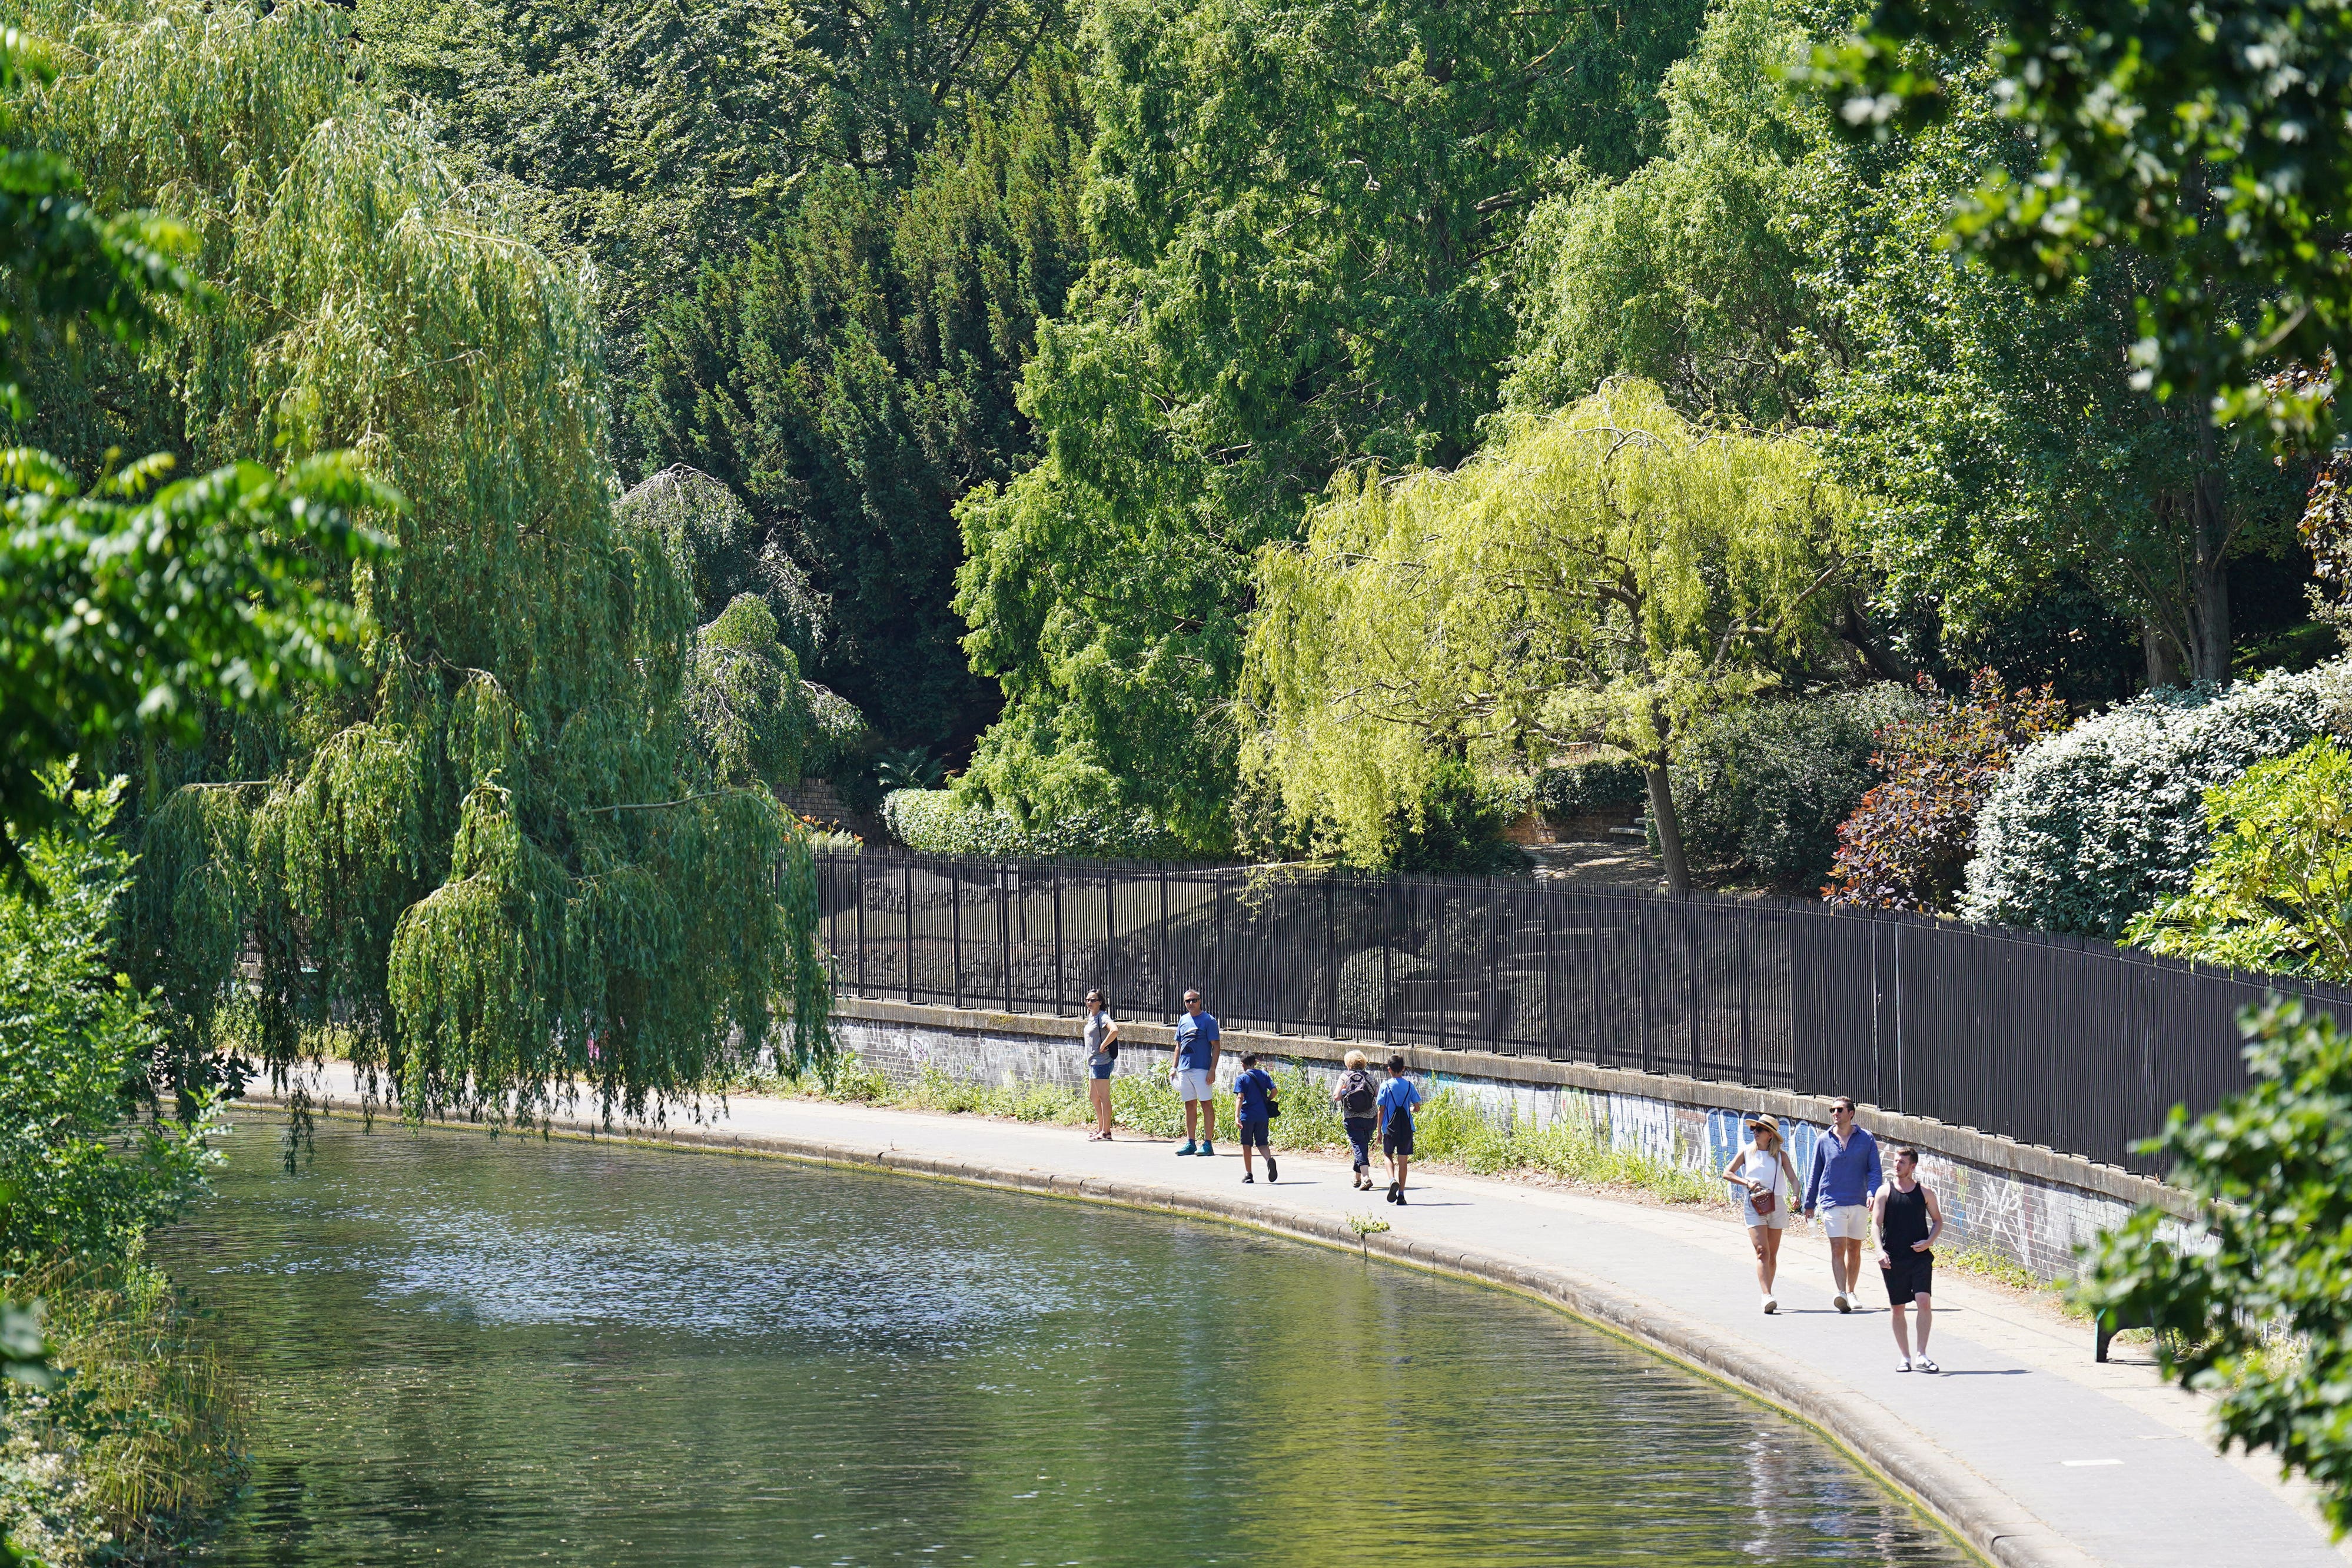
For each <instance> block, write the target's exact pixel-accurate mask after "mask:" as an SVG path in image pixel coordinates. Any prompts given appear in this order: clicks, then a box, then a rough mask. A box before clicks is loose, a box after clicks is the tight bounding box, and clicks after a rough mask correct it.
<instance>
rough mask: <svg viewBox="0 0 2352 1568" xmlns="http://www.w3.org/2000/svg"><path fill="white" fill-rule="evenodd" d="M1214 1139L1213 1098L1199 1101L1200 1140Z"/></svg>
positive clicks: (1215, 1115)
mask: <svg viewBox="0 0 2352 1568" xmlns="http://www.w3.org/2000/svg"><path fill="white" fill-rule="evenodd" d="M1216 1141H1217V1102H1216V1101H1215V1100H1202V1101H1201V1142H1203V1143H1213V1142H1216Z"/></svg>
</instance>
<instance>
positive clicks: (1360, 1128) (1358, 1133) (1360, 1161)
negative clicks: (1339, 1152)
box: [1331, 1051, 1381, 1193]
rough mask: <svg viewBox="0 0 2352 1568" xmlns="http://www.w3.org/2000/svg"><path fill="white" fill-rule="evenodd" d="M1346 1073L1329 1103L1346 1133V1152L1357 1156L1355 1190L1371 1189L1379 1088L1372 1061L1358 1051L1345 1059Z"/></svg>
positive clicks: (1340, 1078) (1378, 1123)
mask: <svg viewBox="0 0 2352 1568" xmlns="http://www.w3.org/2000/svg"><path fill="white" fill-rule="evenodd" d="M1346 1060H1347V1065H1348V1070H1347V1071H1346V1072H1344V1073H1341V1074H1340V1075H1339V1083H1338V1084H1337V1085H1336V1086H1335V1087H1334V1088H1333V1089H1332V1090H1331V1103H1332V1104H1334V1105H1336V1106H1338V1107H1339V1124H1340V1125H1341V1126H1342V1127H1344V1128H1346V1129H1347V1131H1348V1149H1349V1152H1350V1153H1352V1154H1354V1155H1355V1157H1356V1183H1355V1184H1356V1190H1357V1191H1359V1192H1365V1193H1369V1192H1370V1191H1371V1190H1372V1134H1373V1133H1374V1132H1376V1131H1379V1129H1380V1124H1381V1123H1380V1118H1379V1117H1378V1116H1377V1115H1376V1114H1374V1108H1375V1106H1376V1105H1377V1103H1378V1101H1379V1100H1380V1096H1381V1086H1380V1083H1379V1081H1378V1080H1377V1079H1374V1078H1373V1077H1372V1073H1371V1058H1369V1057H1367V1056H1365V1055H1364V1053H1363V1052H1361V1051H1349V1053H1348V1055H1347V1058H1346Z"/></svg>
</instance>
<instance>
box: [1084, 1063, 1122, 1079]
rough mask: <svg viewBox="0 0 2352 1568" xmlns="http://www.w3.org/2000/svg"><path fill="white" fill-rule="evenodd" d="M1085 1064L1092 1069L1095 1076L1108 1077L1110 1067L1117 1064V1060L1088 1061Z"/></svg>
mask: <svg viewBox="0 0 2352 1568" xmlns="http://www.w3.org/2000/svg"><path fill="white" fill-rule="evenodd" d="M1087 1066H1088V1067H1090V1068H1093V1069H1094V1075H1095V1076H1096V1077H1097V1078H1108V1077H1109V1076H1110V1069H1111V1068H1115V1067H1117V1066H1118V1063H1117V1062H1089V1063H1087Z"/></svg>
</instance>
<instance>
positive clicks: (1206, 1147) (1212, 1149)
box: [1196, 1143, 1217, 1157]
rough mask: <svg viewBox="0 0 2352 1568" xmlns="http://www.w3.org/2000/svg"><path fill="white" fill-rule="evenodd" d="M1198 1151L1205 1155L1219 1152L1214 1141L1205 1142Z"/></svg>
mask: <svg viewBox="0 0 2352 1568" xmlns="http://www.w3.org/2000/svg"><path fill="white" fill-rule="evenodd" d="M1196 1152H1198V1153H1200V1154H1202V1155H1203V1156H1204V1157H1205V1156H1213V1155H1214V1154H1215V1153H1216V1152H1217V1146H1216V1145H1215V1144H1214V1143H1203V1144H1202V1145H1201V1147H1200V1148H1199V1150H1198V1151H1196Z"/></svg>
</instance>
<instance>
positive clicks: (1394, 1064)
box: [1389, 1055, 1404, 1078]
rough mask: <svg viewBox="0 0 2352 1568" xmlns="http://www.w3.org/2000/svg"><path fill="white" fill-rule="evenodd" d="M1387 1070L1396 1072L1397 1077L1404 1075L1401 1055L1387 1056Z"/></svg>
mask: <svg viewBox="0 0 2352 1568" xmlns="http://www.w3.org/2000/svg"><path fill="white" fill-rule="evenodd" d="M1389 1071H1391V1072H1392V1073H1394V1074H1396V1075H1397V1076H1398V1077H1399V1078H1402V1077H1403V1076H1404V1058H1403V1057H1402V1055H1399V1056H1393V1057H1391V1058H1389Z"/></svg>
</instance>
